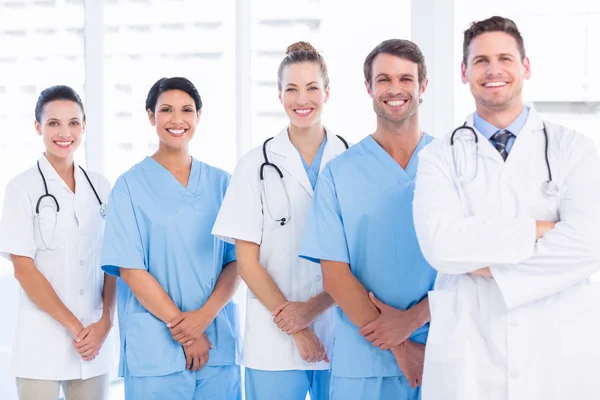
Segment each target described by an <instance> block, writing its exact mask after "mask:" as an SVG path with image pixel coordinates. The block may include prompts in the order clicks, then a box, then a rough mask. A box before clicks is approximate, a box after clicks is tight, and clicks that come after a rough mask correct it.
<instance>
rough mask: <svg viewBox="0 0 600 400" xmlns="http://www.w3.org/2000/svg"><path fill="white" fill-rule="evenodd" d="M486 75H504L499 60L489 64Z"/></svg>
mask: <svg viewBox="0 0 600 400" xmlns="http://www.w3.org/2000/svg"><path fill="white" fill-rule="evenodd" d="M485 73H486V75H488V76H494V75H500V74H501V73H502V68H501V66H500V63H499V62H498V61H497V60H491V61H490V62H488V65H487V68H486V71H485Z"/></svg>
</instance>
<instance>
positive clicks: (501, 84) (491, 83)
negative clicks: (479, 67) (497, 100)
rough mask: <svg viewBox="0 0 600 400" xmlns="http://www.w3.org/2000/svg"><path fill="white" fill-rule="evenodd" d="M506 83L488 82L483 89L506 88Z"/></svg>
mask: <svg viewBox="0 0 600 400" xmlns="http://www.w3.org/2000/svg"><path fill="white" fill-rule="evenodd" d="M506 84H507V83H506V82H488V83H486V84H485V85H484V86H485V87H501V86H506Z"/></svg>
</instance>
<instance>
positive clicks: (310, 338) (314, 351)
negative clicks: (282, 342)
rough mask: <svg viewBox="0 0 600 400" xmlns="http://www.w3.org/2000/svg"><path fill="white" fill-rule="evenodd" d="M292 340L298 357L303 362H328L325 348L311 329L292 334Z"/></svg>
mask: <svg viewBox="0 0 600 400" xmlns="http://www.w3.org/2000/svg"><path fill="white" fill-rule="evenodd" d="M294 340H295V341H296V346H297V347H298V351H299V352H300V357H302V359H303V360H304V361H307V362H310V363H314V362H319V361H323V360H324V361H327V362H329V357H327V351H326V350H325V346H323V343H321V340H319V338H318V337H317V335H316V334H315V333H314V332H313V330H312V329H310V328H306V329H303V330H301V331H300V332H298V333H296V334H294Z"/></svg>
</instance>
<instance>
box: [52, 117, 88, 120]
mask: <svg viewBox="0 0 600 400" xmlns="http://www.w3.org/2000/svg"><path fill="white" fill-rule="evenodd" d="M80 119H81V118H79V117H71V118H69V121H73V120H80ZM46 121H60V119H58V118H54V117H51V118H48V119H47V120H46Z"/></svg>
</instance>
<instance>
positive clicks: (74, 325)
mask: <svg viewBox="0 0 600 400" xmlns="http://www.w3.org/2000/svg"><path fill="white" fill-rule="evenodd" d="M65 328H67V330H68V331H69V332H70V333H71V336H73V337H77V335H79V332H81V331H82V330H83V328H85V327H84V326H83V324H82V323H81V321H79V320H78V319H77V317H75V316H74V315H73V316H71V318H70V320H69V322H68V323H67V324H66V326H65Z"/></svg>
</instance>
